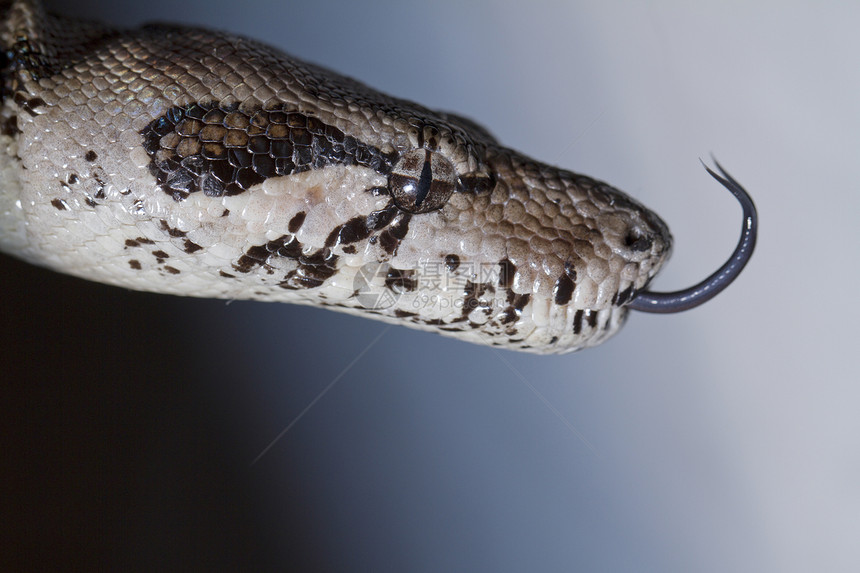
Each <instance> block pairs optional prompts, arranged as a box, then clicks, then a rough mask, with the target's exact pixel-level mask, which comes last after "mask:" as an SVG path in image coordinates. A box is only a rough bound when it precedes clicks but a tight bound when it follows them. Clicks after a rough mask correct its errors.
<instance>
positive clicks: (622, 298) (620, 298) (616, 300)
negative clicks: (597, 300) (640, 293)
mask: <svg viewBox="0 0 860 573" xmlns="http://www.w3.org/2000/svg"><path fill="white" fill-rule="evenodd" d="M632 298H633V285H630V286H628V287H627V288H626V289H624V290H623V291H621V292H619V293H617V294H616V295H615V296H614V297H613V298H612V304H614V305H615V306H623V305H624V304H625V303H626V302H627V301H629V300H630V299H632Z"/></svg>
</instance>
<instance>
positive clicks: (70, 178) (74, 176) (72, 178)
mask: <svg viewBox="0 0 860 573" xmlns="http://www.w3.org/2000/svg"><path fill="white" fill-rule="evenodd" d="M80 180H81V178H80V177H78V174H77V173H69V176H68V177H67V178H66V181H68V182H69V185H74V184H76V183H77V182H78V181H80Z"/></svg>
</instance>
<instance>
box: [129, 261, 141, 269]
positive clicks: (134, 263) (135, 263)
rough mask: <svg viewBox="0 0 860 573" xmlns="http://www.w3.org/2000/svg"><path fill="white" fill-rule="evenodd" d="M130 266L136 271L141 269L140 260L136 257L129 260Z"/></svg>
mask: <svg viewBox="0 0 860 573" xmlns="http://www.w3.org/2000/svg"><path fill="white" fill-rule="evenodd" d="M128 266H130V267H131V268H133V269H134V270H136V271H139V270H140V269H141V266H140V261H138V260H136V259H131V260H130V261H128Z"/></svg>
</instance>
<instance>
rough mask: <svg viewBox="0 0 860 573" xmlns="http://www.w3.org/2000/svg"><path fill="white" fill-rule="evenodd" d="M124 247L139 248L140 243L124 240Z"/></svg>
mask: <svg viewBox="0 0 860 573" xmlns="http://www.w3.org/2000/svg"><path fill="white" fill-rule="evenodd" d="M125 246H126V247H139V246H140V243H139V242H138V241H135V240H133V239H126V240H125Z"/></svg>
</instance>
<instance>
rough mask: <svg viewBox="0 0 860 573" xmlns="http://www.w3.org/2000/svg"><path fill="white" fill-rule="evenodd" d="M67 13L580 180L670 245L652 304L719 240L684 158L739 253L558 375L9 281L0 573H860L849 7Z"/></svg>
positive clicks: (282, 313)
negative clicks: (713, 174) (724, 270)
mask: <svg viewBox="0 0 860 573" xmlns="http://www.w3.org/2000/svg"><path fill="white" fill-rule="evenodd" d="M63 4H64V3H62V2H59V1H56V2H50V3H49V5H52V6H53V7H54V9H55V10H58V11H62V12H65V13H71V12H73V13H74V14H75V15H78V16H82V17H88V18H98V19H101V20H105V21H108V22H112V23H115V24H118V25H122V26H132V25H137V24H139V23H141V22H144V21H151V20H162V21H176V22H183V23H193V24H196V25H201V26H209V27H215V28H221V29H229V30H231V31H233V32H237V33H240V34H242V35H246V36H250V37H253V38H256V39H259V40H263V41H265V42H268V43H270V44H273V45H276V46H278V47H280V48H282V49H284V50H285V51H287V52H289V53H292V54H294V55H297V56H300V57H302V58H304V59H308V60H312V61H314V62H317V63H320V64H323V65H325V66H328V67H331V68H333V69H335V70H337V71H340V72H343V73H346V74H348V75H351V76H354V77H356V78H359V79H361V80H363V81H364V82H366V83H368V84H370V85H372V86H374V87H377V88H379V89H381V90H382V91H385V92H389V93H391V94H394V95H398V96H401V97H406V98H409V99H413V100H416V101H418V102H420V103H422V104H425V105H427V106H430V107H435V108H440V109H444V110H451V111H456V112H458V113H461V114H463V115H466V116H469V117H472V118H474V119H475V120H477V121H478V122H480V123H481V124H483V125H485V126H487V127H488V128H489V129H490V131H491V132H493V133H494V134H495V135H496V136H497V137H498V138H499V139H500V140H501V141H502V142H504V143H506V144H507V145H509V146H511V147H513V148H516V149H519V150H521V151H523V152H525V153H526V154H528V155H531V156H534V157H536V158H539V159H542V160H544V161H546V162H549V163H553V164H557V165H560V166H563V167H566V168H569V169H572V170H575V171H581V172H584V173H587V174H589V175H592V176H594V177H597V178H600V179H603V180H606V181H608V182H610V183H611V184H613V185H615V186H617V187H619V188H620V189H623V190H625V191H627V192H628V193H630V194H632V195H634V196H635V197H637V198H638V199H640V200H641V201H643V202H644V203H645V204H647V205H648V206H649V207H651V208H653V209H654V210H655V211H656V212H658V213H659V214H660V215H661V216H662V217H663V218H664V220H665V221H666V222H667V223H668V224H669V226H670V228H671V229H672V232H673V235H674V237H675V249H674V254H673V257H672V260H671V261H670V262H669V264H668V266H667V267H666V268H665V270H664V271H663V273H662V274H661V275H660V278H659V280H658V281H657V282H656V284H655V287H656V288H659V289H663V290H672V289H676V288H680V287H684V286H688V285H689V284H691V283H693V282H695V281H698V280H699V279H700V278H702V277H704V276H705V275H706V274H708V273H709V272H711V271H712V270H713V269H714V268H716V267H717V266H718V265H719V264H721V263H722V262H723V260H724V259H725V258H727V256H728V255H729V253H730V252H731V250H732V248H733V247H734V244H735V241H736V240H737V235H738V232H739V226H740V225H739V221H740V210H739V208H738V206H737V204H736V203H735V201H734V200H733V199H732V198H731V197H730V196H729V195H728V194H727V193H726V192H725V191H724V190H723V189H722V188H721V187H720V186H719V185H718V184H717V183H715V182H714V181H713V180H711V178H710V177H709V176H708V175H707V174H706V173H705V171H704V169H703V168H702V166H701V164H700V163H699V159H700V158H703V159H705V160H706V161H707V160H708V159H709V156H710V154H711V153H713V154H714V155H715V156H716V157H717V158H718V159H719V161H720V162H721V163H722V164H723V165H724V166H725V167H726V169H727V170H728V171H729V172H730V173H732V175H734V176H735V177H736V178H737V179H738V180H739V181H740V182H741V183H743V184H744V185H745V187H746V188H747V189H748V190H749V191H750V192H751V193H752V195H753V196H754V198H755V200H756V203H757V205H758V208H759V214H760V219H761V231H760V236H759V244H758V250H757V252H756V255H755V257H754V258H753V260H752V262H751V264H750V265H749V267H748V268H747V270H746V271H745V272H744V274H743V275H742V276H741V277H740V279H739V280H738V281H737V282H736V283H735V284H734V285H733V286H732V287H731V288H730V289H729V290H727V291H726V292H725V293H723V294H722V295H720V296H719V297H718V298H716V299H714V300H713V301H712V302H710V303H708V304H707V305H705V306H703V307H701V308H699V309H696V310H693V311H690V312H688V313H684V314H680V315H674V316H672V315H670V316H651V315H642V314H634V315H632V316H631V317H630V320H629V321H628V324H627V326H626V328H625V329H624V330H623V331H622V332H621V333H620V334H619V335H618V336H616V337H615V338H614V339H612V340H611V341H609V342H608V343H606V344H604V345H602V346H600V347H598V348H595V349H591V350H586V351H583V352H581V353H576V354H572V355H567V356H561V357H539V356H530V355H525V354H516V353H511V352H505V351H494V350H492V349H489V348H483V347H478V346H473V345H469V344H465V343H460V342H456V341H453V340H449V339H445V338H442V337H439V336H436V335H432V334H426V333H420V332H415V331H411V330H407V329H405V328H401V327H392V328H387V327H386V326H385V325H383V324H381V323H377V322H373V321H369V320H364V319H359V318H354V317H349V316H344V315H339V314H336V313H333V312H328V311H322V310H316V309H310V308H301V307H294V306H288V305H271V304H262V303H248V302H231V303H229V304H228V303H225V302H224V301H211V300H193V299H178V298H173V297H167V296H158V295H151V294H142V293H134V292H127V291H124V290H121V289H117V288H111V287H104V286H100V285H96V284H91V283H87V282H83V281H79V280H76V279H72V278H68V277H64V276H60V275H58V274H54V273H50V272H47V271H43V270H40V269H36V268H32V267H30V266H27V265H25V264H23V263H19V262H18V261H16V260H13V259H11V258H8V257H3V258H2V265H3V266H2V268H3V270H2V272H0V281H2V283H0V289H2V290H0V293H2V296H3V302H4V304H3V307H2V308H3V310H2V314H0V335H2V339H0V364H2V370H3V372H4V374H3V376H2V378H3V380H4V383H3V399H2V400H0V420H2V421H0V427H2V430H0V440H2V441H0V448H2V452H3V454H2V459H0V464H2V484H3V487H2V494H0V503H2V506H0V513H1V514H2V516H3V517H2V520H0V523H2V526H0V527H2V537H3V540H2V541H0V570H9V571H31V570H43V569H46V568H48V569H59V570H70V569H87V570H95V569H103V570H128V571H133V570H142V571H151V570H168V571H169V570H211V571H216V570H240V569H245V570H251V569H255V570H303V571H354V570H377V571H442V570H451V571H500V572H501V571H524V570H529V571H571V570H581V571H631V572H632V571H637V572H638V571H662V572H683V571H714V572H716V571H757V572H762V571H768V572H770V571H779V572H786V571H788V572H793V571H798V572H802V571H811V570H820V571H831V572H837V571H857V570H860V546H858V544H857V532H858V531H860V415H858V409H860V387H858V380H860V376H858V374H860V367H858V358H857V355H856V354H854V353H855V352H856V348H857V346H858V342H860V338H858V335H857V332H856V329H857V323H858V318H860V304H858V302H857V296H856V285H857V281H858V278H860V273H858V265H857V261H858V259H857V257H858V255H857V248H858V246H860V225H858V223H857V221H858V215H860V193H858V182H860V177H858V168H857V162H858V152H860V107H858V103H857V99H858V98H857V94H858V89H860V76H858V74H857V71H856V70H857V64H858V62H857V54H860V37H858V35H857V33H856V31H857V28H858V26H860V6H858V5H856V4H851V3H837V2H829V3H828V2H825V3H812V2H791V1H789V2H766V1H765V2H755V3H744V2H710V3H695V5H694V4H693V3H686V2H672V1H657V2H650V3H648V5H647V6H645V5H638V4H635V3H622V2H601V3H597V2H593V3H582V2H548V1H545V2H542V1H535V2H530V3H528V5H526V4H525V3H523V2H512V1H506V2H491V1H488V0H481V1H472V2H456V1H451V0H435V1H434V2H423V3H405V2H399V1H393V0H392V1H378V2H333V1H325V0H323V1H316V2H304V3H300V2H278V1H275V0H270V1H265V0H244V1H243V2H239V3H236V2H226V1H225V2H215V1H213V0H207V1H202V0H201V1H185V2H182V3H176V2H168V1H162V0H150V1H147V2H131V1H128V2H106V1H95V0H94V1H79V2H78V3H77V5H76V7H75V9H74V10H72V9H71V8H69V7H68V5H65V6H64V5H63ZM852 333H853V334H852ZM287 429H288V431H286V432H284V430H287ZM264 452H265V453H264ZM261 454H263V455H262V456H261ZM258 458H259V459H258ZM255 460H256V461H255Z"/></svg>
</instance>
